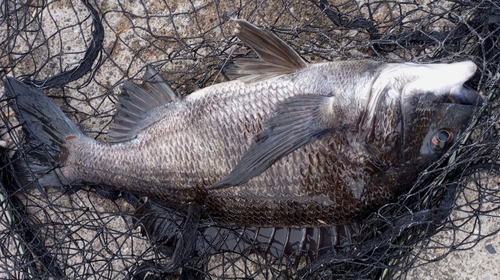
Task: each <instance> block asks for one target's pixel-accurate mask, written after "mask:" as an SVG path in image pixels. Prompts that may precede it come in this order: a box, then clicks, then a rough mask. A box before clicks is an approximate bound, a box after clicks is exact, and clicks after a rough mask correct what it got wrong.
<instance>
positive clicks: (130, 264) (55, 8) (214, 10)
mask: <svg viewBox="0 0 500 280" xmlns="http://www.w3.org/2000/svg"><path fill="white" fill-rule="evenodd" d="M233 18H241V19H247V20H248V21H250V22H252V23H254V24H256V25H259V26H263V27H264V28H266V29H268V30H271V31H272V32H273V33H275V34H277V35H278V36H279V37H280V38H282V39H283V40H284V41H286V42H287V43H289V44H290V45H291V46H292V47H293V48H294V49H295V50H296V51H298V52H299V53H300V54H301V55H302V56H303V57H304V58H305V59H307V60H308V61H309V62H319V61H325V60H330V61H332V60H347V59H374V60H380V61H391V62H402V61H413V62H452V61H461V60H466V59H468V60H472V61H474V62H475V63H476V64H477V65H478V72H477V73H476V75H475V76H474V77H473V78H472V79H471V80H470V81H469V82H467V86H468V87H470V88H473V89H475V90H478V91H479V92H481V93H482V94H483V95H484V96H486V97H487V99H488V101H487V102H486V103H485V105H484V106H483V107H482V108H480V109H479V110H478V112H477V113H476V114H475V115H474V118H473V120H472V121H471V124H470V126H469V128H468V132H469V133H467V137H466V138H464V139H462V140H463V141H462V143H461V144H460V145H456V146H455V147H454V148H453V149H452V150H451V151H450V152H449V153H448V154H447V155H446V156H445V157H443V158H442V159H441V160H440V161H439V162H437V163H436V164H433V165H432V166H431V167H430V168H428V169H427V170H426V171H424V172H423V173H422V174H421V175H420V176H419V178H418V180H417V182H409V184H412V185H413V187H412V189H411V191H410V192H409V193H408V194H405V195H403V196H402V197H400V198H399V200H398V201H395V202H394V203H391V204H388V205H385V206H384V207H382V208H380V209H379V210H378V211H377V212H376V213H372V214H371V215H370V216H369V217H368V218H367V219H366V220H363V221H360V223H359V224H357V225H346V226H343V227H335V228H329V229H322V230H323V231H326V232H330V234H332V235H333V234H334V232H336V233H339V232H340V231H342V232H343V234H339V236H344V237H345V238H346V240H343V241H342V242H339V244H338V246H336V247H335V248H332V249H331V250H329V251H328V252H322V253H321V254H319V253H318V252H317V251H314V250H313V249H311V248H309V249H308V248H302V250H300V249H297V248H296V247H294V246H297V244H298V243H297V242H295V243H294V241H293V240H288V241H287V242H288V243H287V244H284V245H283V244H281V243H284V242H285V241H284V240H283V239H280V238H279V236H278V234H277V233H278V232H283V231H286V229H274V231H273V229H261V230H260V231H259V230H257V229H253V228H250V229H242V228H231V227H228V226H226V225H220V224H217V225H214V224H213V223H212V222H211V221H210V220H209V219H208V220H205V219H202V220H200V221H199V222H198V223H196V224H194V225H193V224H185V223H183V221H184V220H185V219H184V218H185V217H183V216H182V215H180V214H179V212H177V211H175V210H171V209H170V210H169V209H160V210H158V209H157V208H156V206H154V207H151V208H147V207H143V208H141V210H142V211H143V212H144V213H146V214H147V213H150V214H151V213H154V215H162V216H163V217H164V222H163V223H161V224H158V225H154V227H155V229H156V231H155V232H142V233H141V228H140V227H136V226H135V224H136V220H137V219H140V218H135V217H138V216H135V215H134V212H135V209H136V208H137V207H138V206H140V205H141V204H143V203H144V199H143V198H142V199H139V198H137V197H135V196H132V195H129V194H118V193H113V194H112V197H110V193H108V192H105V191H101V190H100V189H99V188H98V187H97V188H96V187H86V188H81V189H76V188H73V189H71V188H64V189H61V188H35V189H23V188H20V187H19V186H18V185H17V184H16V180H15V178H13V177H12V175H11V172H10V171H9V170H10V166H11V163H12V162H11V158H12V155H13V153H14V151H15V150H17V149H18V148H20V147H19V143H20V142H22V139H23V138H22V137H23V133H22V130H21V128H20V126H19V124H18V122H17V120H16V118H15V117H14V115H13V112H12V110H11V109H10V108H9V107H8V106H7V103H6V102H5V99H2V100H3V101H2V102H1V103H0V106H1V114H2V115H1V120H2V122H1V125H0V140H1V141H0V144H1V146H2V164H1V166H0V174H1V175H2V177H1V178H2V179H1V181H0V184H1V188H0V206H1V207H2V211H1V212H0V213H1V216H0V250H1V254H0V277H1V278H9V279H13V278H14V279H31V278H36V279H42V278H43V279H48V278H50V277H53V278H71V279H124V278H131V279H170V278H174V279H177V278H180V279H193V278H201V279H233V278H238V279H289V278H299V279H328V278H332V279H338V278H354V279H365V278H368V279H373V278H375V279H388V278H406V277H407V275H408V273H409V272H410V271H411V270H412V268H415V267H418V266H422V265H425V264H427V263H429V262H433V261H437V260H440V259H442V258H444V257H446V256H447V255H448V254H449V253H451V252H453V251H456V250H467V249H470V248H472V247H474V246H475V245H476V244H477V242H479V241H480V240H482V239H484V238H486V237H489V236H492V235H494V234H496V233H498V231H499V226H498V225H499V223H498V218H499V217H500V211H499V206H500V189H499V187H498V182H497V178H498V177H499V176H500V169H499V168H498V166H499V164H500V162H499V159H498V158H499V157H500V150H499V145H498V142H499V140H500V136H499V134H498V132H499V130H500V126H499V125H498V122H497V120H498V119H499V117H500V116H499V115H500V108H499V105H500V104H499V102H498V100H499V94H500V91H499V90H498V86H499V81H498V80H499V78H500V74H499V73H500V41H499V37H500V5H499V3H498V2H497V1H494V0H491V1H459V0H450V1H439V0H437V1H424V0H422V1H416V0H415V1H406V2H400V1H362V0H357V1H356V0H352V1H349V0H340V1H334V0H311V1H305V0H302V1H294V0H280V1H261V0H244V1H226V0H217V1H208V0H186V1H177V0H176V1H173V0H172V1H171V0H164V1H76V0H75V1H71V0H65V1H28V0H26V1H2V2H1V3H0V78H2V79H3V78H4V77H6V76H12V77H16V78H18V79H22V80H26V81H30V82H31V83H33V84H35V85H37V86H38V87H40V88H41V89H42V90H43V91H44V92H45V93H47V94H48V95H49V96H50V97H51V98H53V100H54V101H55V102H56V103H57V104H58V105H59V106H60V107H61V108H62V109H63V111H64V112H65V113H66V114H67V115H68V116H69V117H70V118H71V119H72V120H73V121H75V122H76V123H77V124H79V126H80V127H81V128H82V129H83V130H84V131H85V133H87V134H88V135H91V136H92V137H95V138H97V139H99V140H100V141H107V140H108V138H107V131H108V126H109V124H110V122H111V120H112V116H113V114H114V111H115V110H114V108H115V107H114V105H115V103H116V102H117V100H118V98H117V96H118V95H119V94H120V90H119V86H120V84H121V83H122V82H124V81H126V80H129V79H134V80H136V81H140V79H141V77H142V75H143V73H144V70H145V67H146V65H148V64H149V65H153V66H154V67H155V68H156V69H158V70H159V72H160V73H161V74H162V75H163V76H164V77H165V79H166V80H168V81H169V82H170V83H171V84H172V87H173V88H174V89H175V90H177V91H178V92H180V93H182V94H183V95H184V94H190V93H192V92H194V91H195V90H197V89H200V88H203V87H205V86H208V85H212V84H214V83H219V82H223V81H227V80H229V79H230V78H231V77H228V75H227V72H226V68H227V67H228V66H230V65H231V64H232V59H233V58H235V57H245V56H252V55H253V54H252V52H251V51H250V50H249V48H247V47H245V46H243V45H242V44H241V43H240V42H239V40H237V38H236V37H235V36H234V35H233V32H232V30H233V28H234V23H233V22H232V21H231V19H233ZM0 92H2V93H3V86H2V88H1V89H0ZM96 190H97V192H96ZM104 195H106V198H104V197H103V196H104ZM155 211H159V212H155ZM158 213H160V214H158ZM189 226H194V227H196V233H197V234H196V236H182V235H181V234H179V233H182V229H183V228H185V227H189ZM256 232H257V233H258V234H257V235H258V237H257V238H255V237H254V235H255V233H256ZM270 232H271V233H270ZM272 232H274V234H272ZM317 232H318V230H317V229H303V230H298V229H295V230H294V235H290V236H295V237H296V236H299V237H300V238H314V236H315V234H317ZM442 233H446V234H444V235H443V234H442ZM252 234H253V235H252ZM270 236H271V237H270ZM300 238H299V239H300ZM179 239H182V240H184V241H185V242H184V246H183V247H182V249H183V250H181V252H180V254H181V256H180V257H179V256H178V255H176V253H179V251H176V250H175V249H176V247H175V246H176V245H175V244H178V243H176V242H177V241H178V240H179ZM188 243H189V244H188ZM285 243H286V242H285ZM280 246H281V247H280ZM282 247H283V248H284V247H287V248H288V249H287V250H285V249H283V248H282ZM186 248H188V249H189V248H190V249H189V250H187V249H186ZM280 248H281V249H280ZM290 248H291V250H289V249H290ZM285 251H286V252H285ZM289 252H293V253H289ZM188 253H189V254H188ZM172 258H177V259H178V260H179V261H178V262H176V263H175V265H172V262H169V260H170V259H172Z"/></svg>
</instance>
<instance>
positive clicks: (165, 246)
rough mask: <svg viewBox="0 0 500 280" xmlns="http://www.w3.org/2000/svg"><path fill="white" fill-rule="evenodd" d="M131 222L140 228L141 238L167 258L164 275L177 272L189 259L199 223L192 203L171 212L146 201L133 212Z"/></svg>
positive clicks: (196, 207)
mask: <svg viewBox="0 0 500 280" xmlns="http://www.w3.org/2000/svg"><path fill="white" fill-rule="evenodd" d="M133 218H134V224H135V226H136V227H137V226H140V227H141V233H142V235H143V236H144V235H146V236H147V237H148V239H149V241H150V242H151V243H152V244H154V245H159V246H160V249H161V250H162V252H163V253H164V254H165V255H167V256H169V257H170V261H169V262H168V263H167V264H166V265H165V266H164V267H163V269H165V270H166V271H174V270H176V269H177V268H178V267H179V266H180V265H181V264H182V263H186V262H187V259H189V258H191V257H192V254H193V251H194V248H195V247H194V246H195V244H196V239H197V228H198V224H199V222H200V219H201V206H200V205H198V204H193V203H191V204H188V205H183V206H181V208H179V209H176V210H172V209H169V208H166V207H164V206H161V205H159V204H157V203H155V202H152V201H151V200H148V201H146V202H145V203H144V204H143V205H141V206H140V207H139V208H138V209H137V210H136V212H135V214H134V217H133Z"/></svg>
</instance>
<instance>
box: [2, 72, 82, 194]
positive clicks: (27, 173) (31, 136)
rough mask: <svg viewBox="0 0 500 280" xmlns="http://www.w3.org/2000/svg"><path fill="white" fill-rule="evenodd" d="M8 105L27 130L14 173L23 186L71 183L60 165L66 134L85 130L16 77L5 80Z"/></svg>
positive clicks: (72, 134) (74, 134) (42, 95)
mask: <svg viewBox="0 0 500 280" xmlns="http://www.w3.org/2000/svg"><path fill="white" fill-rule="evenodd" d="M4 85H5V95H6V96H7V97H8V98H9V101H8V102H9V106H10V107H11V108H12V109H13V110H14V112H15V113H16V117H17V119H18V121H19V123H20V124H21V125H22V127H23V130H24V132H25V135H26V137H25V140H24V143H23V145H22V149H19V150H18V151H17V153H16V156H15V157H16V159H15V161H14V162H15V163H14V172H15V173H16V177H17V178H18V180H19V183H21V184H22V185H28V184H31V183H33V182H38V183H39V184H40V185H41V186H60V185H66V184H68V183H70V182H68V180H67V179H66V178H64V176H63V175H62V173H61V171H60V169H59V167H60V166H61V160H62V159H63V158H64V156H65V155H64V153H65V152H67V151H66V150H65V148H64V142H65V139H66V138H67V137H71V136H81V135H83V133H82V132H81V130H80V129H79V128H78V126H76V125H75V124H74V123H73V122H72V121H71V120H69V119H68V117H66V115H65V114H64V113H63V112H62V111H61V109H60V108H59V107H57V105H56V104H55V103H54V102H52V100H50V98H48V97H47V96H46V95H45V94H44V93H43V92H42V91H41V90H39V89H38V88H36V87H34V86H32V85H28V84H25V83H23V82H21V81H18V80H16V79H14V78H6V79H5V81H4Z"/></svg>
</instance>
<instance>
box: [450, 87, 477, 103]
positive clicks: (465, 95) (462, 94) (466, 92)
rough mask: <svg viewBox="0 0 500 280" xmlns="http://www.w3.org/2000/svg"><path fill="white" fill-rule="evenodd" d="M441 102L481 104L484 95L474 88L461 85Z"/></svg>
mask: <svg viewBox="0 0 500 280" xmlns="http://www.w3.org/2000/svg"><path fill="white" fill-rule="evenodd" d="M443 103H452V104H461V105H482V104H483V103H484V97H483V96H481V95H480V94H478V93H477V92H476V91H475V90H472V89H468V88H465V87H462V88H460V89H459V90H458V92H453V90H452V92H451V93H450V94H449V95H447V96H446V97H445V100H444V101H443Z"/></svg>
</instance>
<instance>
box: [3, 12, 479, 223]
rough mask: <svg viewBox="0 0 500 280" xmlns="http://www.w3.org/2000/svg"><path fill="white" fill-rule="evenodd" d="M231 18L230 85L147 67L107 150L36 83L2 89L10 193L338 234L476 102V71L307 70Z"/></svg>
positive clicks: (427, 154)
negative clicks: (236, 46) (120, 195)
mask: <svg viewBox="0 0 500 280" xmlns="http://www.w3.org/2000/svg"><path fill="white" fill-rule="evenodd" d="M234 21H235V25H236V28H235V34H236V36H237V37H238V38H239V39H240V40H241V41H242V42H243V43H244V44H245V45H247V46H249V47H250V48H252V49H253V50H254V52H255V53H256V55H257V57H255V58H239V59H235V60H234V64H235V66H236V71H237V72H236V73H237V74H238V75H240V77H239V78H237V79H234V80H231V81H227V82H222V83H219V84H215V85H211V86H208V87H205V88H203V89H200V90H198V91H195V92H193V93H191V94H188V95H185V96H181V95H180V94H178V93H177V92H176V91H175V90H173V89H172V88H171V86H170V85H169V84H168V82H167V81H166V80H165V79H164V78H163V77H162V76H161V75H160V74H159V73H158V72H157V71H156V70H155V69H154V68H153V67H152V66H148V67H147V68H146V71H145V74H144V82H143V83H140V84H138V83H134V82H132V81H126V82H124V83H123V85H122V93H121V95H120V96H119V98H118V102H117V105H116V113H115V116H114V119H113V122H112V124H111V125H110V126H109V131H108V135H109V136H110V137H111V138H112V140H111V141H109V142H107V143H105V142H100V141H97V140H95V139H93V138H91V137H89V136H87V135H85V134H84V133H83V132H82V130H81V129H80V128H79V127H78V126H77V125H76V124H75V123H73V122H72V121H71V120H70V119H69V118H68V117H67V116H66V115H65V114H64V113H63V112H62V110H61V109H60V108H59V107H58V106H57V105H56V104H54V102H53V101H52V100H51V99H50V98H48V97H47V95H45V94H44V93H43V92H42V91H41V90H39V89H38V88H37V87H36V86H34V85H31V84H29V83H25V82H22V81H19V80H17V79H15V78H12V77H8V78H6V79H5V80H4V85H5V95H6V96H7V99H8V102H9V106H10V107H11V108H12V109H13V110H14V112H15V116H16V118H17V119H18V120H19V122H20V124H21V125H22V127H23V130H24V132H25V135H26V137H25V139H24V141H23V143H22V146H23V148H22V149H19V150H18V152H17V153H16V155H15V160H13V162H14V167H13V169H14V173H15V175H16V177H17V180H18V182H19V183H20V184H22V185H23V186H38V187H48V186H67V185H76V186H78V185H96V186H103V187H105V188H107V189H110V190H119V191H123V192H128V193H132V194H135V195H138V196H146V197H148V198H149V199H151V200H153V201H155V202H157V203H159V204H161V205H164V206H166V207H168V208H172V209H177V208H179V207H180V206H182V205H201V206H202V209H203V213H204V215H205V217H210V218H211V219H213V220H215V221H221V222H224V223H229V224H231V225H235V226H255V227H291V228H296V227H297V228H300V227H315V226H328V225H341V224H347V223H350V222H352V221H357V220H359V219H362V218H363V217H364V216H366V215H368V214H369V213H371V212H372V211H375V210H376V209H377V207H380V206H381V205H384V204H386V203H388V202H391V201H393V200H395V199H396V198H397V197H398V196H399V195H401V194H403V193H404V192H405V191H408V189H409V188H410V187H411V186H412V183H413V182H414V181H415V180H416V178H417V176H418V175H419V173H420V172H422V171H423V170H424V169H425V168H427V167H428V166H430V165H431V164H432V163H434V162H436V161H437V160H438V159H439V158H440V157H441V156H442V155H443V154H445V153H446V152H447V151H448V150H449V149H450V147H452V146H453V145H454V144H455V143H456V142H457V139H460V135H461V134H462V133H463V132H464V131H465V128H466V126H467V124H468V123H469V120H470V119H471V116H472V115H473V113H474V111H475V109H476V108H477V107H478V106H479V104H480V103H481V102H482V100H483V99H482V97H481V95H480V94H478V93H477V92H476V91H474V90H472V89H469V88H467V87H465V86H464V83H465V82H467V81H468V80H469V79H470V78H471V77H472V76H473V75H474V73H475V72H476V70H477V66H476V65H475V64H474V63H473V62H472V61H461V62H454V63H431V64H418V63H409V62H408V63H387V62H382V61H375V60H346V61H325V62H321V63H313V64H310V63H307V62H306V61H305V60H304V59H303V58H302V57H301V56H300V55H299V54H298V53H297V52H296V51H295V50H293V49H292V48H291V47H290V46H289V45H288V44H286V43H285V42H284V41H283V40H281V39H280V38H278V37H277V36H276V35H274V34H273V33H271V32H269V31H267V30H265V29H261V28H258V27H256V26H255V25H253V24H251V23H249V22H247V21H245V20H239V19H237V20H234Z"/></svg>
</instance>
